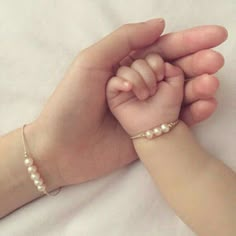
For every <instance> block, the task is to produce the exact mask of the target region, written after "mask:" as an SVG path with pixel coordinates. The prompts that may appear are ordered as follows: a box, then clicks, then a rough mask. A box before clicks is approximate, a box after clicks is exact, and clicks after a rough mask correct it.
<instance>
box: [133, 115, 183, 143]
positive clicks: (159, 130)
mask: <svg viewBox="0 0 236 236" xmlns="http://www.w3.org/2000/svg"><path fill="white" fill-rule="evenodd" d="M178 123H179V120H176V121H174V122H171V123H168V124H162V125H160V126H158V127H155V128H152V129H150V130H147V131H145V132H142V133H139V134H137V135H134V136H131V137H130V138H131V139H137V138H146V139H152V138H155V137H158V136H160V135H162V134H165V133H168V132H169V131H170V130H171V129H172V128H173V127H175V126H176V125H177V124H178Z"/></svg>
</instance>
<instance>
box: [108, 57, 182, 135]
mask: <svg viewBox="0 0 236 236" xmlns="http://www.w3.org/2000/svg"><path fill="white" fill-rule="evenodd" d="M183 86H184V75H183V72H182V71H181V70H180V69H179V68H178V67H176V66H173V65H171V64H169V63H165V62H164V61H163V59H162V58H161V57H160V56H159V55H158V54H149V55H148V56H147V57H146V58H145V59H138V60H135V61H134V62H133V63H132V65H131V66H130V67H127V66H121V67H120V68H119V69H118V70H117V73H116V76H114V77H112V78H111V79H110V80H109V82H108V84H107V91H106V94H107V101H108V105H109V108H110V110H111V112H112V113H113V115H114V116H115V117H116V119H117V120H118V121H119V122H120V124H121V125H122V126H123V128H124V129H125V130H126V132H127V133H128V134H129V135H136V134H137V133H139V132H142V131H146V130H148V129H150V128H153V127H155V126H159V125H160V124H163V123H169V122H173V121H175V120H177V119H178V117H179V112H180V108H181V104H182V100H183Z"/></svg>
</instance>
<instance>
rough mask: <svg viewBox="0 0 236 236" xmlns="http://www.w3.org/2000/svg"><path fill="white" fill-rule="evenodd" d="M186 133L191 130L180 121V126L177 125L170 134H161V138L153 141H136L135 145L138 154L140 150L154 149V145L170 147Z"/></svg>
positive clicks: (140, 139) (145, 139)
mask: <svg viewBox="0 0 236 236" xmlns="http://www.w3.org/2000/svg"><path fill="white" fill-rule="evenodd" d="M185 132H189V128H188V126H187V125H186V124H185V123H184V122H183V121H181V120H179V122H178V124H176V126H174V127H173V128H172V129H171V130H170V131H169V132H167V133H164V134H161V135H160V136H158V137H154V138H152V139H147V138H138V139H134V140H133V144H134V147H135V150H136V152H137V153H138V154H139V151H140V150H143V149H148V148H150V147H153V145H155V146H159V145H163V144H165V145H170V144H171V143H172V142H174V141H175V140H176V138H181V136H182V135H184V133H185Z"/></svg>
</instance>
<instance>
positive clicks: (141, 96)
mask: <svg viewBox="0 0 236 236" xmlns="http://www.w3.org/2000/svg"><path fill="white" fill-rule="evenodd" d="M148 97H149V93H148V91H146V90H143V91H142V93H141V95H140V98H141V100H144V99H146V98H148Z"/></svg>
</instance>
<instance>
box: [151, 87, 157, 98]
mask: <svg viewBox="0 0 236 236" xmlns="http://www.w3.org/2000/svg"><path fill="white" fill-rule="evenodd" d="M156 91H157V87H153V88H152V89H151V96H153V95H155V94H156Z"/></svg>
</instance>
